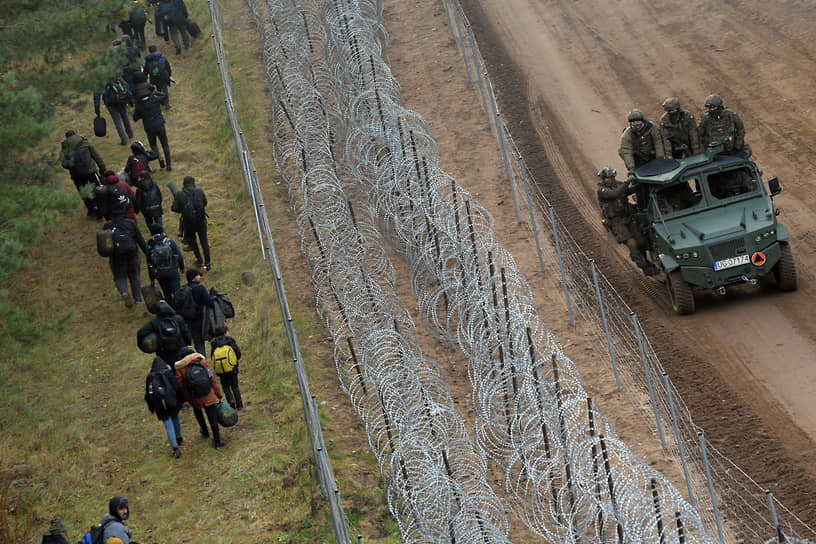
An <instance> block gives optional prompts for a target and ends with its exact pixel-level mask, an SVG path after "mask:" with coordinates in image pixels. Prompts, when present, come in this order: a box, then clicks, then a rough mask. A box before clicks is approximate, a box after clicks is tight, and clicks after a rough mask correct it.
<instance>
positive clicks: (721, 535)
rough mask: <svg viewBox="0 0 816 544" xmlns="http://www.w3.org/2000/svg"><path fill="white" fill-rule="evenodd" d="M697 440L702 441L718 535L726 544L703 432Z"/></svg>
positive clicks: (699, 432) (701, 445)
mask: <svg viewBox="0 0 816 544" xmlns="http://www.w3.org/2000/svg"><path fill="white" fill-rule="evenodd" d="M697 439H698V440H699V441H700V452H701V453H702V455H703V467H704V468H705V474H706V480H707V481H708V494H709V495H711V504H712V505H713V507H714V521H716V522H717V533H718V534H719V536H720V544H725V539H724V538H723V531H722V524H721V523H720V509H719V508H718V507H717V495H716V494H715V493H714V482H713V481H712V480H711V468H710V467H709V466H708V453H707V452H706V442H705V437H704V436H703V431H697Z"/></svg>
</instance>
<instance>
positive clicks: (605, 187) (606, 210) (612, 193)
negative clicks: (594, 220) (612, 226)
mask: <svg viewBox="0 0 816 544" xmlns="http://www.w3.org/2000/svg"><path fill="white" fill-rule="evenodd" d="M633 192H635V189H633V188H631V187H630V186H629V184H628V183H626V182H625V181H618V180H613V182H612V185H609V184H606V183H603V182H601V183H598V204H600V206H601V217H602V218H603V219H604V223H606V222H609V223H617V222H622V223H628V222H629V220H630V219H631V218H632V215H633V214H634V212H635V207H634V205H633V204H631V203H630V202H629V200H628V199H627V197H628V196H629V195H630V194H632V193H633Z"/></svg>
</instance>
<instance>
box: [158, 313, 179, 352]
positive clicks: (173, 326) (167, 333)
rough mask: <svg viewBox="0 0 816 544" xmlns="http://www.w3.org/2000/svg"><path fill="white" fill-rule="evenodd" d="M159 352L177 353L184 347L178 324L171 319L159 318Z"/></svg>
mask: <svg viewBox="0 0 816 544" xmlns="http://www.w3.org/2000/svg"><path fill="white" fill-rule="evenodd" d="M158 337H159V351H166V352H170V353H173V354H174V355H175V354H176V353H178V350H180V349H181V348H182V347H184V337H183V336H182V333H181V329H179V324H178V323H177V322H176V320H175V319H173V318H172V317H160V318H159V334H158Z"/></svg>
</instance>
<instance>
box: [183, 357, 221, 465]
mask: <svg viewBox="0 0 816 544" xmlns="http://www.w3.org/2000/svg"><path fill="white" fill-rule="evenodd" d="M179 356H180V357H181V359H180V360H178V361H176V364H175V365H174V366H175V369H176V380H178V383H179V385H181V387H182V388H184V392H185V393H186V395H187V400H188V402H189V403H190V406H192V407H193V414H195V418H196V421H198V426H199V428H200V430H201V436H203V437H205V438H207V437H209V436H210V433H209V431H207V424H206V423H205V421H204V412H206V413H207V419H208V420H209V422H210V429H212V435H213V446H214V447H215V448H216V449H218V448H220V447H221V446H223V445H224V443H223V442H221V432H220V431H219V428H218V414H217V413H216V410H215V405H216V404H217V403H218V401H219V400H220V399H221V397H222V394H221V388H220V387H219V386H218V382H216V381H215V380H213V379H212V371H211V370H210V365H208V364H207V360H206V359H205V358H204V356H203V355H202V354H200V353H194V352H193V351H191V350H190V348H186V347H185V348H182V349H181V351H180V352H179Z"/></svg>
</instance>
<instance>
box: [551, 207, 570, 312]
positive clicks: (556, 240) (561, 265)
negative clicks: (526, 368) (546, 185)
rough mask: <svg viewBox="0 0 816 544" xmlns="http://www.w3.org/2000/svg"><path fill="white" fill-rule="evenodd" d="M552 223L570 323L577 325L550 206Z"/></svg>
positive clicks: (553, 215)
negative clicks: (573, 316) (573, 315)
mask: <svg viewBox="0 0 816 544" xmlns="http://www.w3.org/2000/svg"><path fill="white" fill-rule="evenodd" d="M549 211H550V224H552V231H553V239H554V240H555V253H556V255H558V266H559V268H561V285H563V286H564V297H565V298H566V299H567V312H568V313H569V324H570V326H571V327H572V326H575V320H574V319H573V318H572V303H571V302H570V296H569V287H567V275H566V274H565V273H564V259H563V258H561V243H560V242H559V241H558V229H557V228H556V226H555V210H553V207H552V206H550V208H549Z"/></svg>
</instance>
